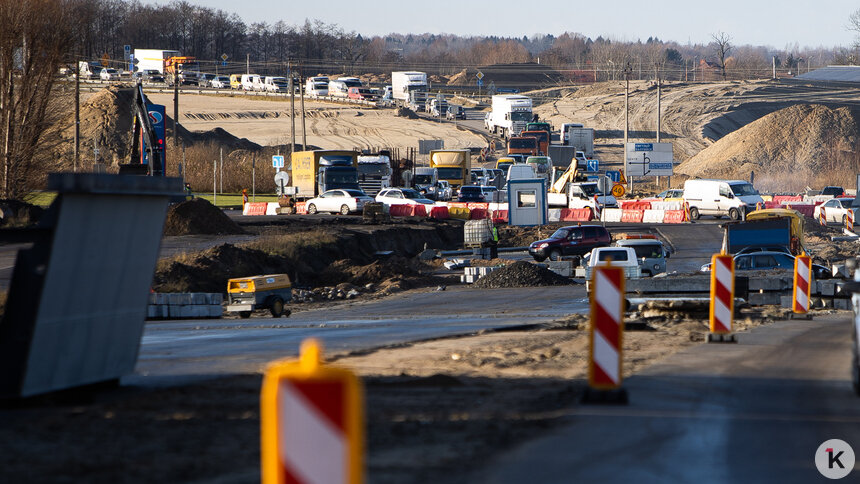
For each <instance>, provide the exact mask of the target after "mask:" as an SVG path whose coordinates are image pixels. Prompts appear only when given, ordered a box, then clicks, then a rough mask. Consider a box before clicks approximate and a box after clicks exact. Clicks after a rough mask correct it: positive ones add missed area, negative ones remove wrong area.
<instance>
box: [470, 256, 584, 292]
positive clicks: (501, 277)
mask: <svg viewBox="0 0 860 484" xmlns="http://www.w3.org/2000/svg"><path fill="white" fill-rule="evenodd" d="M566 284H570V280H569V279H567V278H566V277H562V276H560V275H558V274H556V273H555V272H552V271H550V270H549V269H545V268H543V267H541V266H538V265H536V264H532V263H530V262H525V261H517V262H514V263H513V264H511V265H509V266H507V267H503V268H501V269H498V270H495V271H493V272H491V273H489V274H488V275H486V276H484V277H482V278H480V279H478V281H477V282H475V283H474V284H473V286H474V287H482V288H488V289H495V288H500V287H532V286H563V285H566Z"/></svg>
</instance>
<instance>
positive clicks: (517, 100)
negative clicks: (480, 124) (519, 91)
mask: <svg viewBox="0 0 860 484" xmlns="http://www.w3.org/2000/svg"><path fill="white" fill-rule="evenodd" d="M532 119H534V115H533V114H532V100H531V98H530V97H527V96H520V95H512V94H497V95H495V96H493V102H492V111H490V112H489V113H487V116H486V117H485V118H484V127H485V128H487V131H491V132H492V133H493V134H496V135H499V136H502V137H504V138H510V137H511V136H519V134H520V132H521V131H523V130H524V129H525V128H526V124H527V123H529V122H530V121H532Z"/></svg>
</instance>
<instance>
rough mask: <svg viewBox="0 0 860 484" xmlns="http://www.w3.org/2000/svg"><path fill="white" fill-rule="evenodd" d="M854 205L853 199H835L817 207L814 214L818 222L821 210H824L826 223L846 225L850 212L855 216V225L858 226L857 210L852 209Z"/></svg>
mask: <svg viewBox="0 0 860 484" xmlns="http://www.w3.org/2000/svg"><path fill="white" fill-rule="evenodd" d="M853 204H854V199H853V198H833V199H831V200H828V201H826V202H824V203H822V204H821V205H818V206H817V207H815V210H814V211H813V212H812V213H813V215H814V217H815V220H818V217H820V215H821V210H822V209H823V210H824V221H825V222H837V223H841V224H843V225H844V224H845V223H846V219H847V218H848V211H849V210H850V211H851V213H852V214H853V215H854V225H857V224H858V223H860V222H858V220H857V211H856V209H855V208H852V207H851V206H852V205H853Z"/></svg>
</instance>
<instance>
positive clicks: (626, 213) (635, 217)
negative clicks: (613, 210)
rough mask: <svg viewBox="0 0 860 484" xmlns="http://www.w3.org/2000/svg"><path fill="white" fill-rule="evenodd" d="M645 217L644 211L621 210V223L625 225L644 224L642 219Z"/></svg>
mask: <svg viewBox="0 0 860 484" xmlns="http://www.w3.org/2000/svg"><path fill="white" fill-rule="evenodd" d="M644 215H645V211H644V210H627V209H626V208H625V209H623V210H621V221H622V222H625V223H635V224H639V223H642V217H643V216H644Z"/></svg>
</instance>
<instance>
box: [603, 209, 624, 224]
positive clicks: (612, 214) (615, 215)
mask: <svg viewBox="0 0 860 484" xmlns="http://www.w3.org/2000/svg"><path fill="white" fill-rule="evenodd" d="M622 213H624V211H623V210H621V209H620V208H604V209H603V212H602V213H601V218H599V219H598V220H603V221H604V222H620V221H621V214H622Z"/></svg>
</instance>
